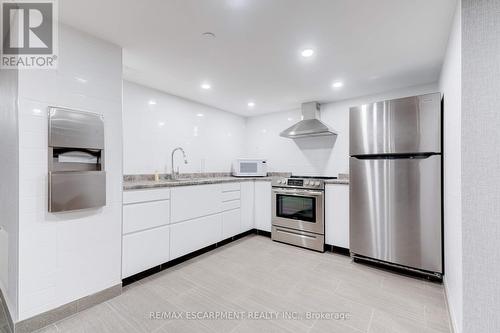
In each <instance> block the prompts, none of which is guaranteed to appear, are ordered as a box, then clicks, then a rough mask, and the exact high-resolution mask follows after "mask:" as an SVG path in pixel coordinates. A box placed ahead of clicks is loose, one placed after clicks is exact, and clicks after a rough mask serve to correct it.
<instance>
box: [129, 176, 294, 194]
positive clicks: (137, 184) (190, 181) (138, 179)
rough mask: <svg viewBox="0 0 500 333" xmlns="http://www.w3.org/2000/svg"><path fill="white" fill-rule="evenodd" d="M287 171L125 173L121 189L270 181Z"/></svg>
mask: <svg viewBox="0 0 500 333" xmlns="http://www.w3.org/2000/svg"><path fill="white" fill-rule="evenodd" d="M289 175H290V174H289V173H270V174H268V176H267V177H233V176H231V175H230V174H227V173H211V174H182V175H181V176H180V177H179V178H178V179H175V180H173V179H170V178H169V176H168V175H164V174H162V175H160V179H159V180H158V181H155V180H154V175H126V176H124V177H123V190H124V191H129V190H140V189H151V188H162V187H177V186H190V185H206V184H220V183H237V182H244V181H268V182H270V181H272V179H273V178H275V177H288V176H289Z"/></svg>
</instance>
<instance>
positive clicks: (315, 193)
mask: <svg viewBox="0 0 500 333" xmlns="http://www.w3.org/2000/svg"><path fill="white" fill-rule="evenodd" d="M273 192H274V193H276V194H286V195H296V196H304V195H308V196H313V197H321V196H323V195H324V193H323V192H320V191H304V190H276V189H274V190H273Z"/></svg>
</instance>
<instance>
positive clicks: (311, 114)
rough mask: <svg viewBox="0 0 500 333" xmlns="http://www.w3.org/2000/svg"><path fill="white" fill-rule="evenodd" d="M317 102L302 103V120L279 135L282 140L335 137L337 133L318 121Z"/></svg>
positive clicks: (318, 107)
mask: <svg viewBox="0 0 500 333" xmlns="http://www.w3.org/2000/svg"><path fill="white" fill-rule="evenodd" d="M319 109H320V104H319V103H318V102H308V103H302V120H301V121H299V122H298V123H296V124H295V125H293V126H291V127H289V128H287V129H286V130H284V131H283V132H281V133H280V136H282V137H284V138H290V139H297V138H305V137H311V136H335V135H337V133H336V132H335V131H334V130H332V129H331V128H330V127H329V126H328V125H326V124H325V123H323V122H322V121H321V120H319V116H320V113H319Z"/></svg>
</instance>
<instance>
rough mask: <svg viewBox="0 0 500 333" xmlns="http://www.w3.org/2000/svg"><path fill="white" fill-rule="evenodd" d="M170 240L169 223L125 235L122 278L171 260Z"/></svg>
mask: <svg viewBox="0 0 500 333" xmlns="http://www.w3.org/2000/svg"><path fill="white" fill-rule="evenodd" d="M169 240H170V227H169V226H168V225H167V226H164V227H159V228H154V229H149V230H145V231H140V232H136V233H133V234H129V235H125V236H123V254H122V278H126V277H129V276H131V275H134V274H137V273H140V272H142V271H144V270H147V269H149V268H151V267H155V266H158V265H160V264H163V263H165V262H167V261H169V260H170V255H169V252H170V243H169Z"/></svg>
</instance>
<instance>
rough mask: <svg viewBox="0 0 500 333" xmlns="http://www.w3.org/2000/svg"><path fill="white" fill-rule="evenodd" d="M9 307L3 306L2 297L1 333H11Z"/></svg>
mask: <svg viewBox="0 0 500 333" xmlns="http://www.w3.org/2000/svg"><path fill="white" fill-rule="evenodd" d="M6 307H7V305H5V304H3V301H2V299H1V297H0V333H10V327H9V323H8V319H7V315H6V312H5V311H6V309H5V308H6Z"/></svg>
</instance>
